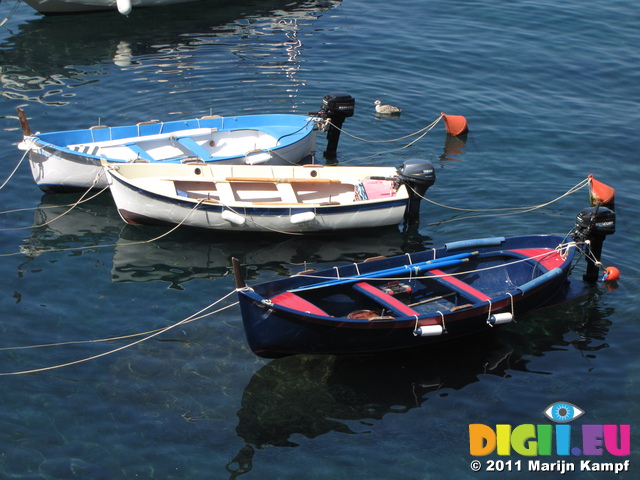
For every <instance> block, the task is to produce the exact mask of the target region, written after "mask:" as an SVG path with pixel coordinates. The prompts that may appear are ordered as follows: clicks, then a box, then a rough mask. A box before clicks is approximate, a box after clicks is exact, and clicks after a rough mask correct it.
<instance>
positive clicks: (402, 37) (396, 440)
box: [0, 0, 640, 480]
mask: <svg viewBox="0 0 640 480" xmlns="http://www.w3.org/2000/svg"><path fill="white" fill-rule="evenodd" d="M226 3H227V2H216V1H211V2H207V1H205V2H202V3H194V4H190V5H183V6H180V7H175V8H174V7H168V8H157V9H155V10H154V9H150V10H147V11H134V12H133V13H132V14H131V15H130V16H129V17H128V18H125V17H122V16H120V15H118V14H116V13H105V14H92V15H82V16H73V17H71V16H69V17H59V18H43V17H42V16H40V15H39V14H37V13H35V12H34V11H33V10H31V9H30V8H29V7H27V6H26V5H20V6H19V7H18V8H17V10H16V11H15V13H14V15H13V16H12V17H11V19H10V20H9V21H8V22H7V23H6V24H5V25H4V27H3V28H2V29H1V30H0V81H1V82H2V86H1V92H2V97H1V99H0V102H1V103H0V105H1V107H0V108H1V110H0V127H1V128H0V138H1V141H2V146H3V148H2V150H1V151H0V156H1V157H2V158H1V159H0V180H1V181H2V182H4V179H6V178H8V177H9V175H10V174H11V172H12V171H13V169H14V168H15V167H16V165H18V162H19V161H20V158H21V156H22V152H21V151H19V150H18V149H17V143H18V142H19V141H20V139H21V133H20V130H19V125H18V121H17V118H16V116H15V108H16V107H22V108H24V109H25V110H26V112H27V114H28V116H29V118H30V121H31V125H32V128H33V129H34V130H38V131H51V130H64V129H73V128H80V127H85V126H89V125H94V124H98V123H101V124H108V125H119V124H128V123H135V122H138V121H141V120H147V119H152V118H159V119H163V120H170V119H179V118H191V117H194V116H200V115H203V114H208V113H216V114H222V115H234V114H253V113H265V112H271V113H288V112H291V113H307V112H310V111H315V110H317V109H318V108H319V106H320V103H321V100H322V97H323V96H324V95H326V94H327V93H330V92H336V91H339V92H346V93H349V94H350V95H352V96H353V97H354V98H355V99H356V115H355V116H354V117H353V118H350V119H347V121H346V122H345V125H344V128H345V130H346V131H347V132H348V135H347V134H343V135H342V138H341V142H340V147H339V152H338V154H339V156H338V160H339V162H340V163H341V164H378V165H399V164H400V163H402V161H403V160H405V159H407V158H428V159H430V160H431V161H432V162H434V164H435V165H436V167H437V177H438V178H437V181H436V184H435V185H434V187H433V188H432V189H430V190H429V192H428V193H429V195H428V196H429V199H430V200H431V201H433V202H434V203H424V204H423V206H422V221H421V223H420V225H419V226H417V227H415V228H410V229H402V228H398V229H390V230H385V231H383V232H379V234H371V233H369V234H361V235H351V236H344V235H343V236H339V237H305V238H301V237H257V238H238V237H228V236H222V235H219V234H213V233H199V232H193V231H186V230H184V231H183V230H178V231H175V232H172V233H170V234H169V235H166V236H163V237H162V238H160V239H158V240H156V241H151V242H146V241H147V240H151V239H154V238H155V237H158V236H161V235H163V234H164V233H165V232H166V229H162V228H155V227H132V226H126V225H124V223H123V222H122V221H121V220H120V218H119V217H118V215H117V213H116V211H115V209H114V206H113V203H112V201H111V198H110V197H109V195H108V193H107V194H104V195H101V196H99V197H97V198H95V199H92V200H90V201H88V202H85V203H82V204H81V205H79V206H77V207H76V208H73V209H71V211H69V209H70V207H69V206H68V205H71V204H73V203H74V202H76V201H77V200H78V199H79V195H43V194H42V193H41V192H40V191H39V190H38V188H37V187H36V186H35V184H34V182H33V180H32V178H31V174H30V172H29V169H28V165H27V164H26V163H25V162H23V163H22V164H21V165H20V166H19V167H18V169H17V172H16V174H15V175H14V176H13V177H12V178H11V179H10V180H9V181H8V183H7V184H6V186H5V187H4V188H2V190H0V202H1V203H0V205H1V206H2V207H1V208H0V210H2V214H0V228H1V229H2V231H0V255H2V256H1V257H0V307H1V310H0V311H1V316H0V334H1V335H0V347H1V348H2V350H0V372H2V373H14V372H24V371H31V370H37V369H42V368H47V367H52V366H56V365H63V364H67V363H71V362H76V361H78V360H82V359H87V358H91V357H97V358H94V359H91V360H89V361H86V362H82V363H78V364H74V365H71V366H66V367H63V368H57V369H50V370H44V371H38V372H33V373H25V374H18V375H9V376H2V377H0V406H1V407H0V477H2V478H8V479H10V478H21V479H71V478H83V479H226V478H229V479H234V478H242V479H243V480H244V479H246V480H249V479H252V478H255V479H300V478H305V479H307V478H308V479H329V478H330V479H354V478H362V479H365V478H366V479H445V478H447V479H448V478H456V479H458V478H494V477H496V478H501V477H503V476H505V475H508V474H506V473H504V472H503V473H497V472H487V471H485V469H483V471H482V472H480V473H474V472H472V471H471V469H470V463H471V461H472V460H474V457H471V456H470V455H469V438H468V425H469V424H472V423H484V424H487V425H495V424H511V425H513V426H515V425H520V424H540V423H542V424H544V423H549V421H548V420H547V419H546V418H545V417H544V416H543V414H542V412H543V410H544V409H545V408H546V407H547V406H549V405H550V404H552V403H554V402H557V401H567V402H571V403H573V404H575V405H577V406H579V407H580V408H581V409H582V410H584V411H585V414H584V416H583V417H582V419H580V420H577V421H576V422H574V423H575V424H576V426H575V427H574V429H575V431H574V440H576V441H579V439H580V434H579V432H578V430H579V426H577V425H578V424H579V423H580V422H583V423H584V424H630V425H631V431H632V436H631V447H632V454H631V456H630V457H624V458H616V457H612V456H611V455H604V456H603V457H595V458H592V459H594V460H596V461H598V460H601V461H605V462H614V461H622V460H624V459H629V460H630V470H629V471H627V472H622V473H620V474H619V475H617V476H615V475H614V474H612V473H595V472H591V473H589V472H582V473H574V474H571V473H568V474H566V475H564V477H568V478H577V477H580V478H596V479H598V478H614V476H615V478H628V479H631V478H637V476H638V472H640V465H639V463H640V455H638V445H640V435H639V434H638V429H639V428H640V410H639V408H638V405H639V403H640V383H639V382H638V375H639V372H640V360H639V359H638V356H637V352H638V335H637V330H638V328H640V325H639V324H640V315H639V314H638V313H637V301H638V298H639V294H640V292H639V287H638V284H639V282H638V280H639V275H638V271H637V268H636V265H637V264H638V263H639V262H640V254H639V253H638V245H639V234H638V232H639V231H640V229H639V227H640V225H639V224H640V221H639V220H638V216H637V213H636V212H637V210H638V206H639V204H640V194H639V193H638V187H637V184H638V178H639V175H640V166H639V164H638V140H637V134H636V132H635V128H636V127H637V125H639V124H640V113H639V112H640V109H639V108H638V101H639V99H640V74H639V71H638V68H637V66H638V65H639V64H640V54H639V51H638V48H637V45H639V44H640V38H639V37H640V33H639V32H640V29H639V28H638V27H639V26H640V13H639V11H638V9H637V8H636V6H635V4H633V2H628V1H621V0H606V1H604V0H598V1H596V0H587V1H577V0H569V1H562V2H561V1H554V0H551V1H546V2H540V1H536V2H533V1H521V2H509V1H505V0H502V1H497V2H480V1H458V0H453V1H444V0H438V1H431V2H424V1H421V0H403V1H398V2H389V1H381V0H367V1H364V0H343V1H324V2H321V1H309V2H305V1H300V2H292V1H291V0H287V1H276V0H270V1H257V0H255V1H254V0H247V1H242V0H239V1H236V2H233V3H234V5H233V6H227V5H225V4H226ZM12 7H13V2H12V1H9V2H2V3H1V4H0V16H1V17H2V18H4V16H6V15H7V14H8V13H9V11H10V10H11V8H12ZM375 99H381V100H383V101H384V102H388V103H393V104H396V105H398V106H401V107H403V109H404V110H403V112H402V115H401V116H400V117H399V118H393V119H380V118H376V116H375V114H374V111H373V105H372V102H373V101H374V100H375ZM440 112H446V113H449V114H458V115H464V116H465V117H466V118H467V119H468V121H469V125H470V129H471V133H470V134H469V136H468V138H467V140H466V142H459V143H455V142H447V139H446V135H445V132H444V126H443V125H442V124H439V125H438V126H436V128H435V129H433V130H432V131H431V132H430V133H429V134H428V135H426V136H425V137H424V138H423V139H421V140H420V141H419V142H416V143H415V144H413V145H412V146H410V147H408V148H401V147H404V146H405V145H406V144H407V143H408V141H407V140H405V141H399V142H388V143H386V142H379V141H381V140H392V139H396V138H399V137H402V136H404V135H407V134H409V133H413V132H416V131H418V130H420V129H421V128H423V127H425V126H426V125H428V124H429V123H431V122H432V121H433V120H435V119H437V118H438V116H439V115H440ZM365 140H366V141H365ZM323 142H324V139H323V138H320V140H319V144H318V152H319V153H321V152H322V151H323ZM319 157H320V158H321V155H319ZM588 174H594V175H595V176H596V177H597V178H599V179H600V180H602V181H604V182H605V183H608V184H610V185H612V186H614V187H615V188H616V191H617V197H616V212H617V215H618V225H617V232H616V233H615V235H613V236H612V237H610V238H608V239H607V241H606V242H605V246H604V256H603V261H604V263H605V264H607V265H615V266H617V267H618V268H619V269H620V270H621V273H622V278H621V280H620V282H618V288H617V289H613V290H609V289H607V288H605V287H604V286H603V285H602V284H599V285H597V286H596V287H594V288H592V289H591V291H590V293H589V294H588V295H587V296H586V297H584V298H583V299H581V300H579V301H576V302H573V303H571V304H567V305H564V306H560V307H557V308H555V309H552V310H547V311H542V312H538V313H535V314H532V315H529V316H527V317H524V318H521V319H518V320H519V321H518V323H516V324H512V325H509V326H507V327H505V328H503V329H501V330H498V331H496V332H495V334H494V335H489V336H486V337H479V338H474V339H472V340H471V341H469V342H466V343H464V344H452V345H447V346H444V347H442V348H439V349H437V350H434V351H420V352H411V353H403V354H393V355H384V356H366V357H354V358H344V357H317V356H294V357H289V358H284V359H279V360H273V361H267V360H262V359H259V358H257V357H255V356H254V355H253V354H252V353H251V352H250V351H249V349H248V348H247V346H246V344H245V340H244V332H243V329H242V324H241V319H240V314H239V309H238V308H237V306H231V307H230V308H227V309H225V310H222V311H220V312H219V313H216V314H214V315H209V316H206V317H203V318H196V319H195V320H193V321H191V322H189V323H185V324H182V325H180V326H178V327H176V328H174V329H172V330H171V331H169V332H167V333H164V334H162V335H159V336H156V337H153V338H151V339H149V340H147V341H144V342H141V343H139V344H137V345H134V346H131V347H129V348H124V347H127V345H129V344H130V343H132V342H135V341H137V340H139V339H141V338H144V336H142V337H140V336H131V337H127V338H122V339H120V340H112V341H101V342H95V341H94V342H87V341H89V340H100V339H111V338H114V337H123V336H127V335H135V334H140V333H143V332H147V335H151V334H152V332H153V331H154V330H155V329H158V328H161V327H166V326H169V325H172V324H174V323H176V322H179V321H181V320H184V319H187V318H190V317H191V316H192V315H194V314H197V312H199V311H200V310H201V309H204V308H205V307H207V306H209V305H211V304H214V303H215V302H217V301H218V300H220V299H222V301H221V302H220V303H216V304H215V305H214V306H213V307H212V308H211V309H209V310H207V312H210V311H213V310H216V309H217V308H221V307H224V306H228V305H232V304H233V303H234V302H235V298H234V297H233V295H232V296H229V297H226V296H227V295H228V294H229V293H230V292H232V291H233V288H234V284H233V277H232V275H231V272H230V258H231V257H232V256H236V257H238V258H240V259H241V260H242V262H243V263H245V264H248V265H253V266H255V269H254V270H253V273H252V275H251V278H250V279H249V281H251V282H257V281H263V280H268V279H272V278H277V277H279V276H282V275H288V274H290V273H293V272H297V271H299V270H301V269H303V268H304V267H305V266H327V265H334V264H341V263H345V262H352V261H357V260H361V259H363V258H366V257H368V256H372V255H377V254H385V255H392V254H399V253H402V252H406V251H412V250H416V249H421V248H425V247H431V246H433V245H440V244H442V243H444V242H447V241H451V240H458V239H463V238H473V237H479V236H492V235H519V234H531V233H558V232H561V233H564V232H568V231H569V230H570V229H571V227H572V225H573V221H574V217H575V214H576V213H577V212H578V211H580V210H581V209H582V208H584V207H586V206H588V195H587V192H586V191H585V190H581V191H579V192H577V193H575V194H572V195H570V196H567V197H565V198H562V199H560V200H559V201H557V202H555V203H553V204H550V205H548V206H546V207H544V208H541V209H538V210H535V211H533V212H530V213H527V214H523V215H511V216H504V215H498V214H497V212H482V213H480V212H478V213H476V214H473V215H469V214H467V215H462V214H461V212H460V211H458V210H452V209H450V208H447V207H457V208H466V209H481V210H482V209H490V208H500V207H508V206H523V205H538V204H542V203H546V202H548V201H550V200H553V199H555V198H557V197H560V196H561V195H562V194H563V193H564V192H566V191H567V190H569V189H570V188H571V187H572V186H574V185H576V184H578V183H579V182H580V181H582V180H583V179H584V178H586V176H587V175H588ZM133 242H137V243H135V244H132V243H133ZM145 242H146V243H145ZM580 276H581V272H580V271H578V272H576V273H575V277H577V278H578V279H579V278H580ZM196 317H197V315H196ZM44 344H56V345H53V346H47V347H39V348H25V347H32V346H38V345H44ZM121 347H123V349H122V350H119V351H117V352H113V353H109V354H107V352H110V351H112V350H115V349H118V348H121ZM487 458H488V459H493V460H497V459H500V460H509V459H511V460H513V461H515V460H518V459H520V460H522V459H523V458H524V457H519V456H518V455H513V456H511V457H498V456H495V455H492V456H490V457H487ZM487 458H482V459H481V460H482V461H483V463H484V467H485V468H486V466H487V463H486V460H487ZM537 458H538V459H540V460H543V461H550V462H556V460H567V461H568V462H574V463H575V464H576V465H577V468H579V462H578V461H579V460H580V459H584V458H578V457H568V458H567V457H559V456H557V455H552V456H550V457H537ZM524 460H526V459H524ZM522 465H523V467H522V468H523V470H526V469H527V464H526V463H524V462H523V464H522ZM513 468H515V464H514V467H513ZM530 475H534V476H535V477H536V478H558V477H559V476H560V475H559V474H558V473H551V474H544V473H540V472H537V473H535V474H531V473H527V472H526V471H522V472H520V473H512V474H511V475H510V478H532V477H531V476H530Z"/></svg>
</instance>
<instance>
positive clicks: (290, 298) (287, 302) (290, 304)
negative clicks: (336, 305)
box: [271, 292, 329, 317]
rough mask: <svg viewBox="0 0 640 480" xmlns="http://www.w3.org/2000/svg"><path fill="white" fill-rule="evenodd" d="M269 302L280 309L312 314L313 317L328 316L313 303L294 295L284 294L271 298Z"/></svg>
mask: <svg viewBox="0 0 640 480" xmlns="http://www.w3.org/2000/svg"><path fill="white" fill-rule="evenodd" d="M271 301H272V302H273V303H275V304H276V305H279V306H281V307H287V308H291V309H293V310H300V311H302V312H306V313H313V314H314V315H324V316H325V317H328V316H329V314H328V313H327V312H325V311H324V310H322V309H321V308H320V307H317V306H316V305H314V304H313V303H311V302H308V301H306V300H305V299H304V298H302V297H299V296H298V295H296V294H295V293H291V292H284V293H281V294H280V295H276V296H275V297H273V298H272V299H271Z"/></svg>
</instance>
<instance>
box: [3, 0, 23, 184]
mask: <svg viewBox="0 0 640 480" xmlns="http://www.w3.org/2000/svg"><path fill="white" fill-rule="evenodd" d="M18 3H19V2H18ZM28 153H29V150H27V151H25V152H24V155H22V158H21V159H20V161H19V162H18V164H17V165H16V166H15V168H14V169H13V171H12V172H11V173H10V174H9V176H8V177H7V179H6V180H5V181H4V183H3V184H2V185H0V190H2V189H3V188H4V186H5V185H6V184H7V183H9V180H11V179H12V178H13V176H14V175H15V173H16V172H17V171H18V167H20V165H21V164H22V161H23V160H24V159H25V157H26V156H27V154H28Z"/></svg>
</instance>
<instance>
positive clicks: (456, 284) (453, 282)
mask: <svg viewBox="0 0 640 480" xmlns="http://www.w3.org/2000/svg"><path fill="white" fill-rule="evenodd" d="M429 273H432V274H433V275H438V277H439V279H440V280H442V281H444V282H447V283H450V284H451V285H453V286H454V287H456V288H458V289H460V290H462V291H463V292H465V293H468V294H469V295H471V296H473V297H475V298H477V299H478V300H482V301H486V300H491V297H489V296H487V295H486V294H484V293H482V292H481V291H480V290H476V289H475V288H473V287H472V286H471V285H469V284H468V283H465V282H463V281H462V280H459V279H457V278H456V277H452V276H451V275H447V274H446V273H444V272H443V271H442V270H429ZM441 275H442V276H441Z"/></svg>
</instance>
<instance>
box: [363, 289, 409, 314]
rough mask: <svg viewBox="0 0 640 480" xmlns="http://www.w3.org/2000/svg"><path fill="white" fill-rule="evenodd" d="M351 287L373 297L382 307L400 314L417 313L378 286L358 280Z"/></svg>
mask: <svg viewBox="0 0 640 480" xmlns="http://www.w3.org/2000/svg"><path fill="white" fill-rule="evenodd" d="M353 288H355V289H356V290H358V291H359V292H361V293H364V294H365V295H366V296H367V297H369V298H372V299H374V300H375V301H376V302H378V303H379V304H380V305H382V306H383V307H386V308H388V309H389V310H391V311H393V312H395V313H398V314H401V315H418V313H417V312H416V311H415V310H414V309H412V308H411V307H408V306H407V305H405V304H404V303H402V302H401V301H400V300H398V299H396V298H393V297H392V296H391V295H387V294H386V293H384V292H383V291H382V290H380V289H379V288H376V287H374V286H373V285H371V284H370V283H367V282H360V283H356V284H355V285H354V286H353Z"/></svg>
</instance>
